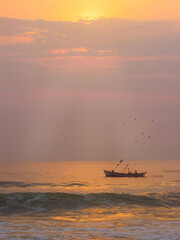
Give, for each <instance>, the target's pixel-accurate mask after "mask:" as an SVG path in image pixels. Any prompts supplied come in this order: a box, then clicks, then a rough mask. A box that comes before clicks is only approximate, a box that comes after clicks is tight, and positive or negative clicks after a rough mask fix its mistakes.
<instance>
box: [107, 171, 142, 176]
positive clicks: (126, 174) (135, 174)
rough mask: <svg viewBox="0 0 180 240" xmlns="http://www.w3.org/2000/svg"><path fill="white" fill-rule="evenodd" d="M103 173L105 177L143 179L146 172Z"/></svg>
mask: <svg viewBox="0 0 180 240" xmlns="http://www.w3.org/2000/svg"><path fill="white" fill-rule="evenodd" d="M104 173H105V175H106V177H135V178H137V177H145V175H146V172H143V173H131V172H130V173H119V172H113V171H107V170H104Z"/></svg>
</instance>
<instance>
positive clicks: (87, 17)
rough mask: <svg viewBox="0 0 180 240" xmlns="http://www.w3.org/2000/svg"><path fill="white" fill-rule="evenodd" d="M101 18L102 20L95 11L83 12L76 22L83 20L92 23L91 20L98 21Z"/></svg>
mask: <svg viewBox="0 0 180 240" xmlns="http://www.w3.org/2000/svg"><path fill="white" fill-rule="evenodd" d="M101 18H102V15H101V14H100V13H99V12H95V11H92V12H90V11H89V12H84V13H81V14H80V15H79V16H78V20H83V21H92V20H98V19H101Z"/></svg>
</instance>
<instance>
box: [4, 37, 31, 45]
mask: <svg viewBox="0 0 180 240" xmlns="http://www.w3.org/2000/svg"><path fill="white" fill-rule="evenodd" d="M33 42H34V38H32V37H30V36H0V45H13V44H31V43H33Z"/></svg>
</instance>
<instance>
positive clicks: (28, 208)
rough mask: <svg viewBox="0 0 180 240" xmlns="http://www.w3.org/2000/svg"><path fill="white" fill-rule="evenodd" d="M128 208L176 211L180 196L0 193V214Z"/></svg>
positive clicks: (153, 194)
mask: <svg viewBox="0 0 180 240" xmlns="http://www.w3.org/2000/svg"><path fill="white" fill-rule="evenodd" d="M132 205H140V206H149V207H178V206H180V193H174V192H171V193H167V194H156V193H149V194H146V195H136V194H123V193H122V194H115V193H99V194H96V193H91V194H82V195H80V194H69V193H8V194H5V193H0V213H1V214H7V213H8V214H11V213H18V212H21V213H22V212H36V211H52V210H56V211H57V210H58V211H67V210H68V211H69V210H74V209H82V208H89V207H113V206H123V207H128V206H132Z"/></svg>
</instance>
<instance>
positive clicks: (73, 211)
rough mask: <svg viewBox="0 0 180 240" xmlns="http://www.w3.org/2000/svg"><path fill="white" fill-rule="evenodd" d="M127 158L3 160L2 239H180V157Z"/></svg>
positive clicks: (0, 173) (0, 179)
mask: <svg viewBox="0 0 180 240" xmlns="http://www.w3.org/2000/svg"><path fill="white" fill-rule="evenodd" d="M126 162H127V163H130V165H129V167H130V170H132V171H134V170H137V171H138V172H141V171H147V176H146V177H145V178H106V177H105V176H104V172H103V169H106V170H112V169H113V168H114V167H115V166H116V162H115V161H93V162H90V161H85V162H77V161H74V162H72V161H67V162H16V163H13V162H11V163H7V162H6V163H5V162H4V163H1V169H0V176H1V177H0V192H1V193H0V215H1V216H0V229H1V234H0V237H1V239H23V238H26V239H35V238H36V237H37V238H38V239H73V238H74V239H121V238H123V239H178V234H179V228H178V226H179V221H180V215H179V212H180V211H179V210H180V176H179V171H180V164H179V161H125V162H123V163H122V165H120V167H119V169H117V171H122V170H123V168H124V167H125V166H126ZM9 228H11V229H12V231H11V232H9V231H8V229H9ZM13 229H14V230H13ZM15 232H16V234H15Z"/></svg>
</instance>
